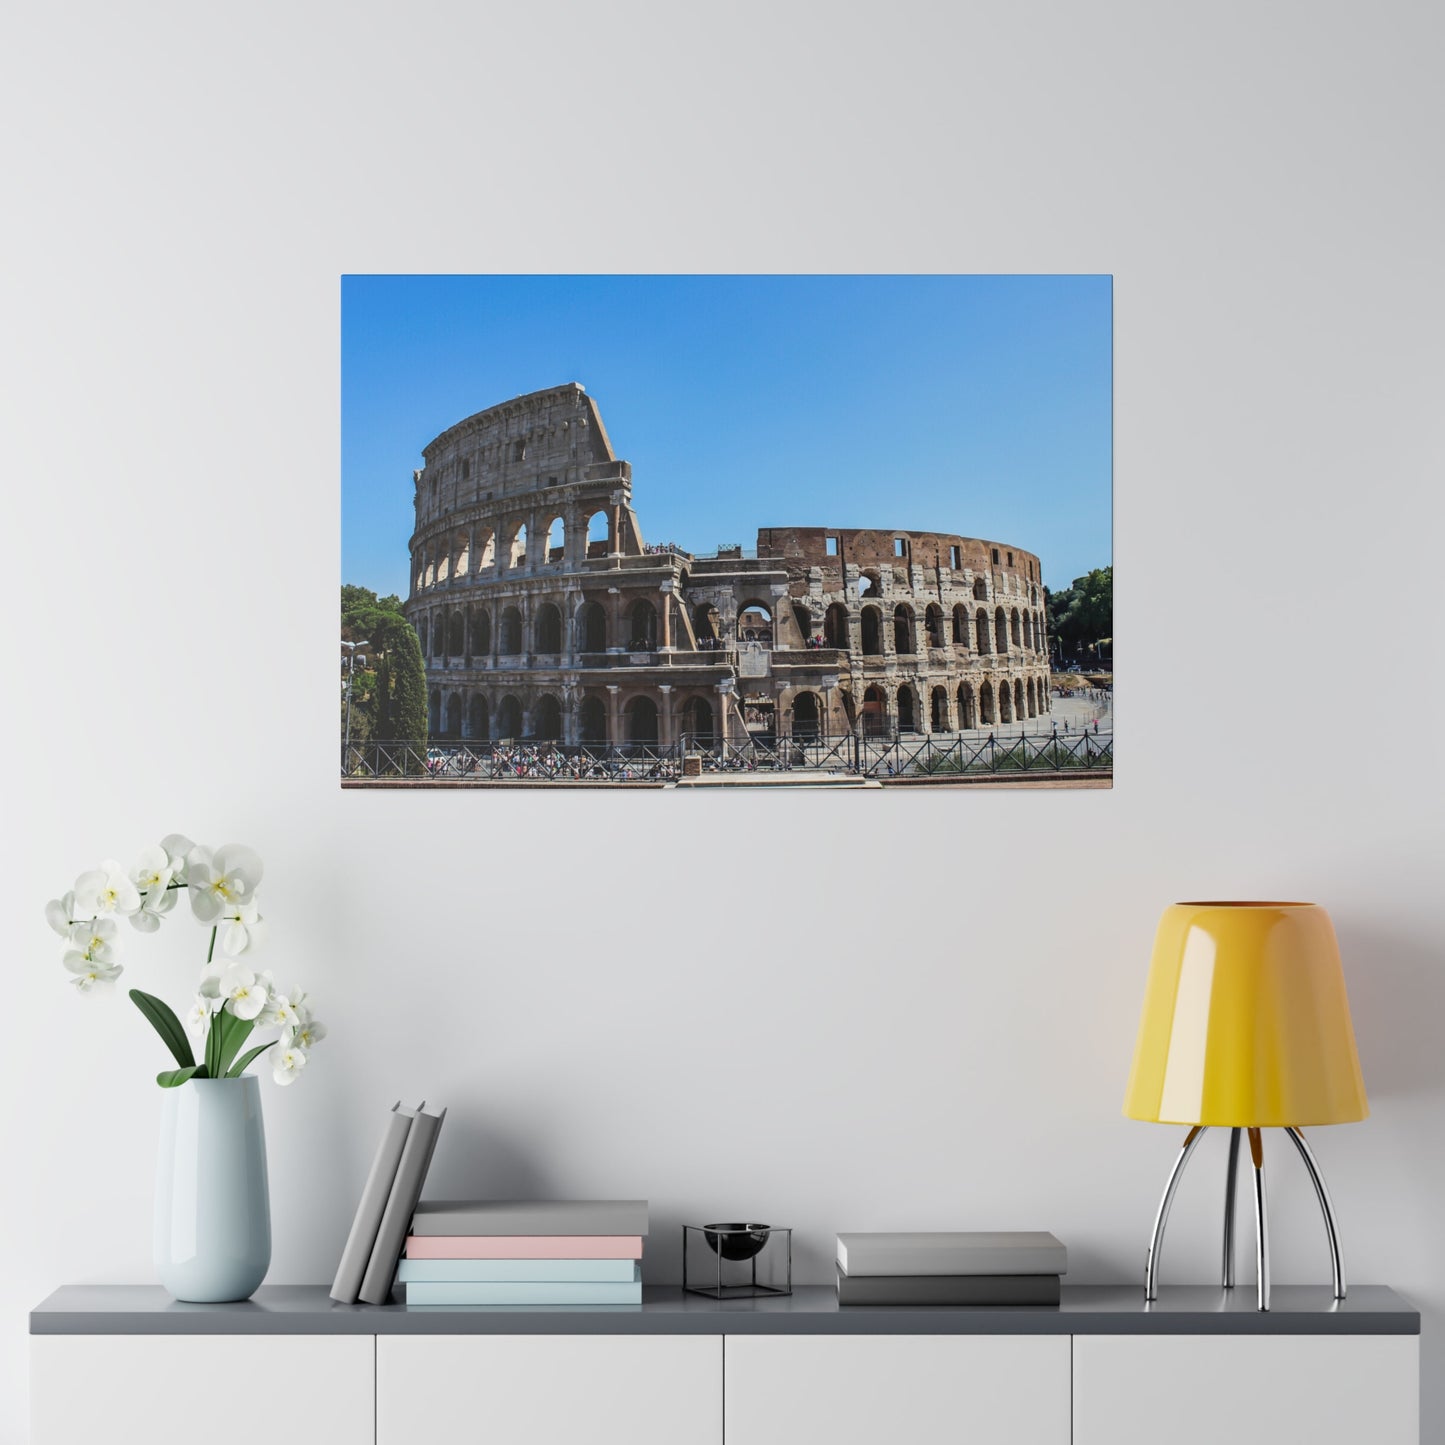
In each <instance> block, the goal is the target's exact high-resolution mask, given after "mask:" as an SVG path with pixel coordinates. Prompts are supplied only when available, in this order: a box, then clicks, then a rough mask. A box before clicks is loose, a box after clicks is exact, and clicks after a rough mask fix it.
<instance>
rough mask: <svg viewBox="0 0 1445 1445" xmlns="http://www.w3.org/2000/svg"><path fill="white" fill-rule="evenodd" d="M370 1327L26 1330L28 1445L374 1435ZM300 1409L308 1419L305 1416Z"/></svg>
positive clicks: (344, 1443) (252, 1443) (352, 1441)
mask: <svg viewBox="0 0 1445 1445" xmlns="http://www.w3.org/2000/svg"><path fill="white" fill-rule="evenodd" d="M372 1350H373V1347H372V1336H370V1335H34V1336H32V1337H31V1340H30V1441H31V1445H99V1442H104V1445H156V1442H158V1441H161V1442H172V1441H180V1440H187V1439H189V1440H199V1441H204V1442H205V1445H257V1442H258V1441H266V1440H274V1439H277V1438H282V1437H286V1436H288V1435H289V1434H290V1433H291V1432H292V1431H293V1430H295V1429H299V1430H300V1431H301V1434H302V1435H303V1436H306V1435H315V1434H316V1433H317V1432H318V1431H319V1432H320V1437H321V1438H324V1439H325V1441H326V1442H327V1445H373V1441H374V1436H373V1430H372V1427H373V1423H374V1414H373V1409H374V1376H373V1373H372ZM308 1420H310V1423H309V1424H307V1423H306V1422H307V1421H308Z"/></svg>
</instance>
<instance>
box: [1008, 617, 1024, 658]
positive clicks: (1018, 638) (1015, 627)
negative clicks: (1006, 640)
mask: <svg viewBox="0 0 1445 1445" xmlns="http://www.w3.org/2000/svg"><path fill="white" fill-rule="evenodd" d="M1009 637H1010V638H1011V639H1012V641H1013V645H1014V651H1015V652H1017V651H1018V650H1019V648H1021V647H1022V646H1023V645H1024V639H1023V633H1022V632H1021V631H1020V630H1019V610H1018V608H1017V607H1015V608H1014V610H1013V611H1012V612H1011V613H1009Z"/></svg>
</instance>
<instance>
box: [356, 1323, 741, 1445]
mask: <svg viewBox="0 0 1445 1445" xmlns="http://www.w3.org/2000/svg"><path fill="white" fill-rule="evenodd" d="M376 1440H377V1445H722V1340H721V1339H720V1338H719V1337H718V1336H717V1335H710V1336H709V1335H693V1336H656V1335H415V1336H397V1335H382V1336H381V1337H380V1338H379V1339H378V1340H377V1342H376Z"/></svg>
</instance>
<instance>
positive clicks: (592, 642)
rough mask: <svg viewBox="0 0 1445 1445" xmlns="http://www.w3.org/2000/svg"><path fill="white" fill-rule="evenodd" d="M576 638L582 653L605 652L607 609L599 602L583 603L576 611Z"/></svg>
mask: <svg viewBox="0 0 1445 1445" xmlns="http://www.w3.org/2000/svg"><path fill="white" fill-rule="evenodd" d="M577 637H578V640H579V642H580V644H581V648H580V650H581V651H582V652H606V651H607V609H606V608H605V607H604V606H603V605H602V604H601V603H600V602H584V603H583V604H582V605H581V607H579V608H578V609H577Z"/></svg>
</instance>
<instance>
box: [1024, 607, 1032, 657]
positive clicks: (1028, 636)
mask: <svg viewBox="0 0 1445 1445" xmlns="http://www.w3.org/2000/svg"><path fill="white" fill-rule="evenodd" d="M1033 650H1034V620H1033V618H1032V617H1031V616H1030V615H1029V614H1028V613H1027V612H1025V613H1024V651H1026V652H1032V651H1033Z"/></svg>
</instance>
